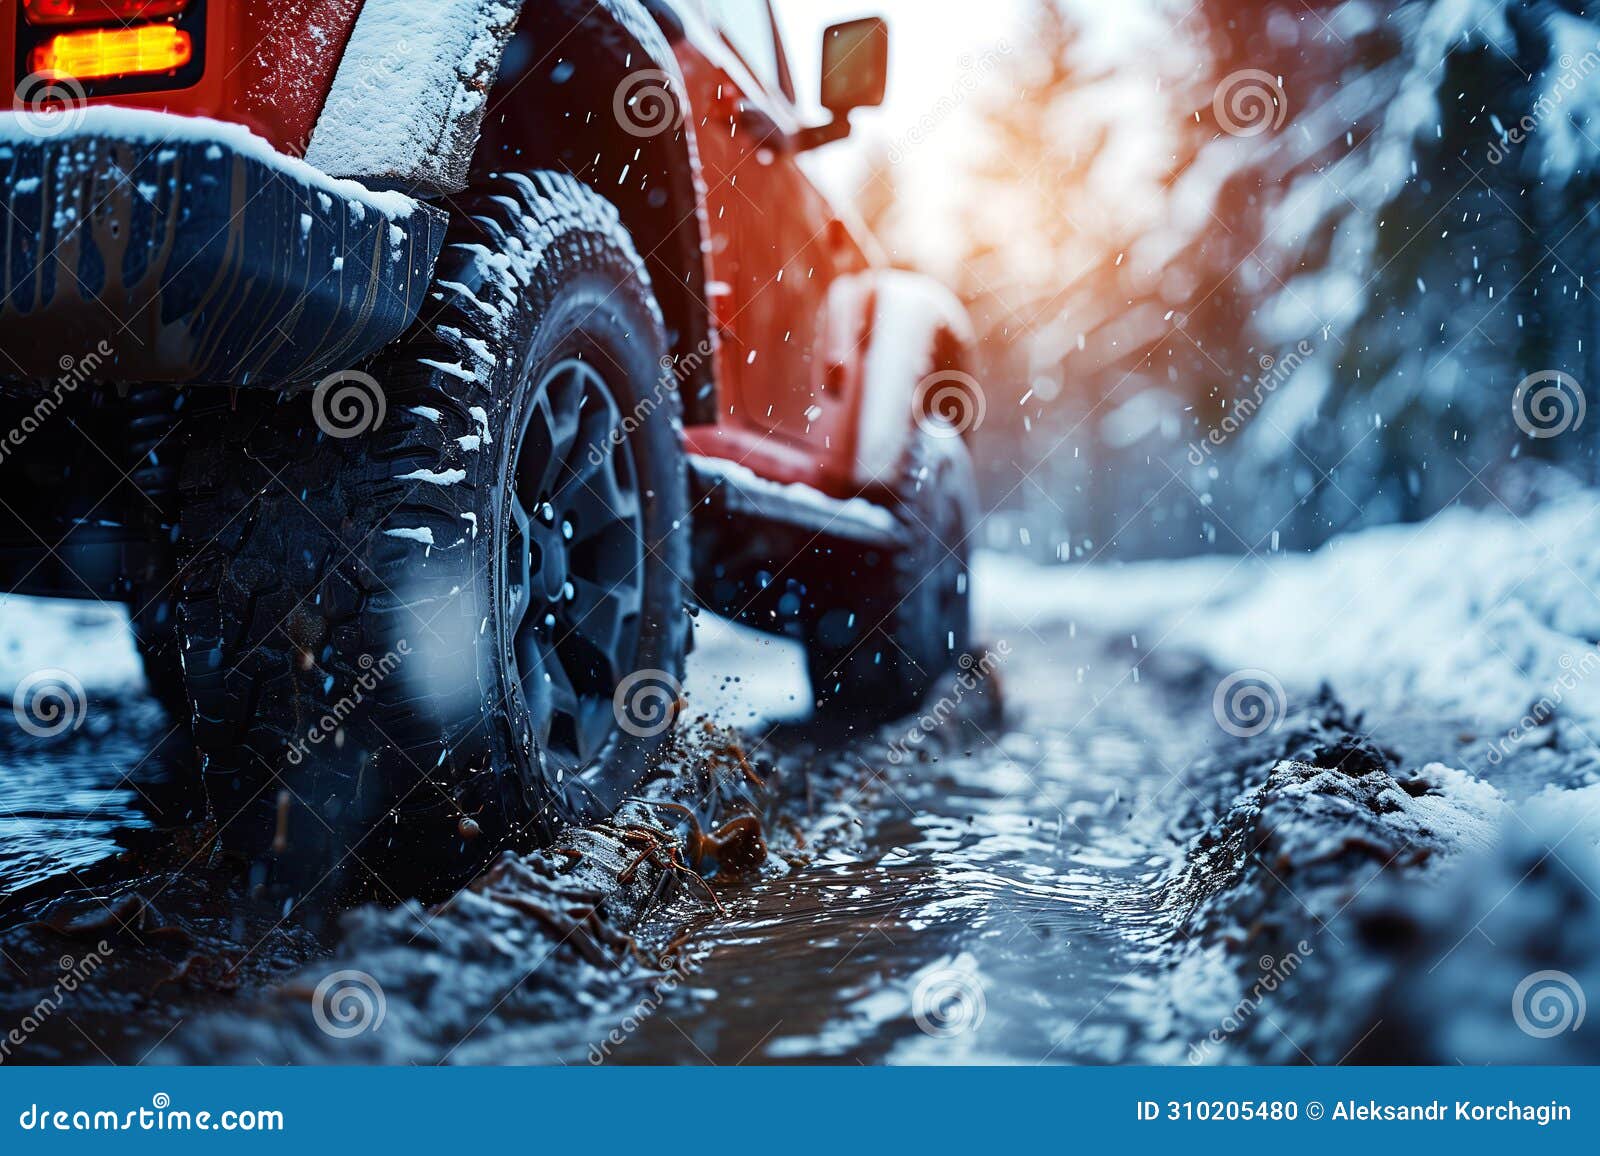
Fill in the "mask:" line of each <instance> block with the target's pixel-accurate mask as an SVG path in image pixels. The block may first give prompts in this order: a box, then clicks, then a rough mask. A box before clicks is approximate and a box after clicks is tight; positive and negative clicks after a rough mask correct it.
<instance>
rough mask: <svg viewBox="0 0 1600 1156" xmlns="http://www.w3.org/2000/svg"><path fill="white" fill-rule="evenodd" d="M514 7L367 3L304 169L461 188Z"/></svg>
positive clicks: (457, 0) (480, 1)
mask: <svg viewBox="0 0 1600 1156" xmlns="http://www.w3.org/2000/svg"><path fill="white" fill-rule="evenodd" d="M519 7H520V6H519V5H517V4H510V3H502V2H501V0H431V2H430V3H428V4H417V3H415V2H414V0H367V2H366V4H364V5H363V7H362V9H361V15H360V17H359V18H358V19H357V20H356V26H355V30H354V32H353V33H352V34H351V37H350V43H349V45H348V46H347V47H346V49H345V54H344V58H343V59H342V60H341V62H340V64H339V71H338V73H337V74H336V75H335V77H334V80H333V87H332V89H331V90H330V91H329V93H328V99H327V102H326V103H325V104H324V106H323V111H322V115H321V116H320V117H319V119H318V121H317V126H316V129H315V131H314V132H313V133H312V137H311V144H310V147H309V148H308V149H307V150H306V157H307V159H308V160H310V161H311V162H312V163H313V164H317V165H320V166H322V167H324V168H326V169H328V170H329V171H330V172H336V173H338V174H340V175H341V176H356V177H372V178H381V179H384V180H388V181H395V182H404V183H410V184H416V185H419V186H427V187H429V188H431V189H434V190H445V189H451V188H455V187H459V185H460V184H461V181H462V177H463V176H464V171H465V164H466V157H467V154H468V153H469V152H470V150H471V144H472V142H473V140H474V139H475V136H476V131H477V126H478V123H479V121H480V120H481V119H482V117H483V110H484V105H485V102H486V101H487V99H488V90H489V85H490V83H491V82H492V81H493V78H494V76H495V73H496V72H497V71H498V69H499V66H500V57H501V54H502V53H503V52H504V51H505V45H506V41H507V40H508V39H509V38H510V35H511V30H512V28H513V26H514V25H515V23H516V18H517V12H518V9H519Z"/></svg>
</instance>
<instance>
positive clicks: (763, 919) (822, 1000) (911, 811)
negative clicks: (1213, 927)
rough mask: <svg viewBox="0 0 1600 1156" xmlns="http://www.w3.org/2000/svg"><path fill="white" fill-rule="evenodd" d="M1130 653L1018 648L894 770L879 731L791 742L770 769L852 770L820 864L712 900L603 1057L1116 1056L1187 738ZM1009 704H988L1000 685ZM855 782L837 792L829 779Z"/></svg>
mask: <svg viewBox="0 0 1600 1156" xmlns="http://www.w3.org/2000/svg"><path fill="white" fill-rule="evenodd" d="M1133 657H1134V656H1133V654H1132V651H1131V648H1130V647H1128V646H1126V645H1123V646H1118V645H1116V644H1112V645H1110V646H1106V645H1103V644H1100V643H1090V642H1082V643H1077V642H1073V641H1072V640H1070V639H1068V638H1051V639H1048V640H1042V641H1040V642H1034V641H1033V640H1028V639H1024V640H1023V641H1021V642H1019V643H1015V644H1013V650H1012V654H1011V656H1010V657H1009V659H1008V660H1007V661H1006V663H1005V664H1004V665H1003V666H1002V667H1001V669H1000V672H999V674H998V675H997V676H996V682H997V684H998V685H997V686H996V687H992V688H988V689H986V690H980V692H979V695H978V703H979V705H977V706H976V707H974V704H973V700H971V699H969V700H968V701H967V702H965V703H963V704H962V705H963V707H964V708H966V709H965V710H964V711H962V712H961V715H962V717H961V718H960V720H959V721H954V720H953V721H951V722H950V723H948V724H946V725H947V726H949V727H950V728H952V733H949V734H945V735H941V736H939V737H940V738H941V740H942V741H941V742H940V743H938V744H936V746H938V747H942V749H943V753H941V754H939V755H937V756H935V757H934V758H930V759H929V760H927V761H921V762H907V763H903V764H902V765H901V766H899V767H896V766H893V765H892V764H891V763H890V762H889V761H888V759H886V758H885V757H884V739H888V740H890V741H891V742H892V741H893V739H894V738H895V737H898V736H897V734H896V732H895V730H894V728H890V729H888V730H886V731H885V732H883V733H882V735H881V736H876V737H874V738H873V739H872V740H867V741H859V742H857V743H855V744H854V745H852V746H850V747H847V748H846V749H845V750H843V751H840V752H835V753H831V754H830V753H829V752H828V751H827V749H826V747H825V746H824V747H823V748H822V749H818V748H816V747H815V746H813V745H812V744H811V743H808V742H807V741H805V740H803V739H800V738H798V737H797V736H794V735H787V734H783V733H779V734H776V735H773V736H771V737H770V739H769V743H770V744H771V746H773V747H776V748H778V749H779V752H780V753H779V756H778V757H779V758H780V760H784V761H787V760H801V761H807V760H819V759H828V758H833V759H837V760H841V761H844V762H853V763H855V764H856V769H857V771H858V774H859V777H858V779H857V780H856V782H855V783H854V784H852V785H850V786H847V787H846V788H844V790H843V792H842V795H841V797H838V798H835V799H832V800H828V801H826V802H824V803H822V804H820V805H819V806H818V809H819V810H821V811H824V812H828V811H831V812H832V813H833V814H832V816H831V818H832V822H833V823H834V827H833V828H832V829H834V830H835V831H842V832H843V833H844V837H843V838H842V839H841V840H840V841H839V842H838V843H837V844H836V845H834V846H832V847H830V848H829V849H828V850H826V851H825V852H824V853H822V854H821V855H820V856H819V857H818V859H817V860H816V861H815V862H812V863H810V864H808V865H805V866H802V867H800V868H798V869H796V870H795V871H793V872H792V873H791V874H788V875H785V876H783V877H781V878H777V879H771V880H767V881H764V882H761V883H758V884H754V885H750V886H747V887H746V888H744V889H742V891H741V892H739V893H737V894H735V895H732V896H729V897H727V898H726V900H725V901H726V902H727V903H728V906H729V907H730V910H731V918H729V919H726V920H719V921H716V922H714V923H710V924H708V925H707V926H706V927H705V928H704V929H703V930H702V931H701V932H700V933H699V934H698V935H697V936H696V938H695V940H694V950H695V961H696V967H697V968H698V971H697V972H696V973H695V975H694V977H693V981H692V983H691V984H687V985H685V986H684V987H683V988H681V989H679V990H677V991H675V992H673V993H672V994H671V995H670V996H669V998H667V999H666V1000H664V1001H663V1002H662V1003H661V1005H660V1006H659V1007H658V1008H656V1009H654V1010H653V1013H652V1014H650V1015H649V1016H648V1018H647V1019H646V1021H645V1023H644V1025H643V1026H642V1027H641V1028H640V1029H639V1030H637V1031H636V1032H635V1033H633V1034H632V1036H631V1037H630V1038H628V1040H627V1042H626V1043H625V1044H623V1045H621V1046H619V1047H617V1048H616V1049H615V1051H614V1056H615V1058H616V1059H618V1060H620V1061H624V1062H671V1061H673V1060H681V1059H685V1058H689V1059H698V1060H709V1061H713V1062H716V1063H719V1064H722V1063H740V1062H775V1061H802V1062H803V1061H830V1062H839V1061H845V1062H852V1061H856V1060H860V1061H862V1062H867V1063H877V1062H891V1063H941V1062H986V1061H1003V1062H1022V1063H1032V1062H1038V1061H1054V1062H1070V1061H1116V1060H1123V1059H1127V1058H1129V1057H1130V1056H1132V1055H1137V1054H1139V1052H1140V1051H1141V1050H1142V1048H1143V1047H1144V1045H1145V1043H1146V1042H1147V1039H1148V1037H1149V1035H1150V1033H1152V1032H1159V1019H1160V1017H1159V1016H1156V1017H1152V1015H1151V1011H1152V1007H1151V1001H1149V1000H1146V999H1144V998H1142V997H1141V994H1140V993H1141V988H1142V987H1143V986H1144V984H1143V983H1142V981H1141V980H1140V977H1139V971H1140V968H1139V966H1138V963H1137V961H1136V959H1135V958H1134V955H1133V953H1132V951H1131V950H1130V948H1131V940H1130V936H1129V930H1130V927H1131V926H1136V925H1143V923H1144V921H1145V920H1147V919H1148V918H1149V917H1151V916H1152V914H1153V913H1151V912H1150V911H1149V910H1148V905H1149V901H1150V898H1149V897H1150V895H1151V886H1150V885H1151V883H1152V882H1153V880H1154V879H1156V878H1157V877H1158V876H1159V875H1160V873H1161V872H1163V871H1164V870H1165V869H1166V867H1167V866H1168V864H1169V857H1170V855H1171V854H1172V853H1173V852H1174V851H1175V850H1176V849H1177V848H1176V845H1175V844H1174V843H1173V842H1172V841H1170V840H1168V839H1166V838H1164V837H1163V829H1164V826H1165V822H1164V820H1163V817H1162V811H1163V804H1164V802H1165V803H1168V804H1170V800H1165V799H1164V798H1163V796H1164V795H1165V794H1166V793H1167V792H1169V791H1170V792H1173V793H1181V791H1182V788H1180V787H1179V786H1178V785H1177V784H1176V783H1175V782H1174V776H1175V775H1177V773H1178V771H1179V770H1180V768H1183V767H1185V766H1186V765H1187V762H1188V760H1189V758H1190V757H1191V756H1192V754H1193V753H1194V752H1193V748H1194V746H1195V744H1196V741H1197V739H1198V740H1203V739H1204V738H1205V737H1207V732H1206V731H1205V730H1204V729H1203V728H1202V727H1199V726H1194V727H1184V726H1181V725H1177V724H1176V723H1175V720H1174V719H1173V717H1172V711H1173V708H1174V704H1173V703H1171V702H1169V701H1164V699H1165V695H1164V694H1163V692H1162V691H1161V690H1159V689H1157V688H1155V687H1153V686H1152V684H1151V683H1150V682H1149V681H1143V680H1139V679H1138V676H1137V675H1136V674H1135V673H1134V670H1133V665H1132V659H1133ZM997 690H998V691H999V695H998V697H999V698H1000V699H1003V703H1004V705H1003V709H1002V708H1001V707H1000V704H999V703H997V702H996V701H995V699H996V697H997V696H996V695H995V691H997ZM846 781H847V782H848V776H847V777H846Z"/></svg>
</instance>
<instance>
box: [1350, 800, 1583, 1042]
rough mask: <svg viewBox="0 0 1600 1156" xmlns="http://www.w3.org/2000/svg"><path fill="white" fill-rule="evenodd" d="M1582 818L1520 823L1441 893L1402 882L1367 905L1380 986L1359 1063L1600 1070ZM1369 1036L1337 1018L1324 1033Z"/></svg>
mask: <svg viewBox="0 0 1600 1156" xmlns="http://www.w3.org/2000/svg"><path fill="white" fill-rule="evenodd" d="M1576 819H1577V816H1576V815H1572V816H1570V817H1562V818H1558V819H1556V820H1555V821H1554V822H1549V821H1539V820H1535V822H1534V824H1533V826H1532V827H1529V826H1527V825H1526V824H1525V822H1524V820H1522V819H1518V818H1513V819H1511V820H1510V821H1509V822H1508V823H1507V825H1506V830H1505V838H1504V840H1503V841H1502V842H1501V843H1500V844H1499V845H1498V846H1496V847H1495V848H1493V849H1492V850H1489V851H1486V852H1483V853H1480V854H1475V855H1472V856H1470V857H1468V858H1467V859H1466V860H1464V861H1463V862H1461V863H1459V864H1457V865H1456V866H1455V867H1454V868H1453V869H1452V870H1451V871H1450V872H1449V873H1448V875H1447V877H1446V878H1445V879H1444V880H1443V881H1442V882H1441V884H1440V885H1438V886H1435V887H1416V886H1414V885H1412V886H1407V885H1406V883H1405V882H1404V881H1396V882H1395V883H1393V884H1391V885H1387V886H1384V887H1381V888H1374V889H1373V892H1372V894H1371V895H1370V897H1363V898H1364V902H1363V903H1362V904H1360V905H1359V906H1360V912H1359V914H1358V915H1357V919H1356V924H1357V926H1358V927H1359V932H1358V936H1357V939H1356V943H1355V947H1356V954H1357V955H1358V956H1359V957H1360V959H1361V960H1362V965H1361V966H1362V970H1363V971H1370V972H1373V973H1375V974H1377V975H1379V976H1381V977H1382V980H1381V983H1379V984H1378V985H1376V988H1375V992H1374V995H1373V1003H1372V1016H1371V1020H1372V1021H1378V1022H1377V1027H1376V1028H1375V1029H1373V1030H1372V1031H1371V1034H1370V1035H1367V1036H1366V1037H1365V1039H1359V1038H1350V1039H1349V1040H1348V1042H1347V1043H1346V1044H1345V1047H1346V1048H1347V1049H1353V1051H1352V1054H1351V1057H1350V1059H1351V1061H1353V1062H1357V1061H1358V1062H1368V1063H1376V1062H1387V1063H1396V1062H1398V1063H1419V1064H1454V1063H1463V1064H1483V1063H1494V1064H1595V1063H1600V1022H1596V1017H1595V1015H1591V1014H1590V1009H1589V1008H1588V1006H1587V1005H1588V1001H1589V1000H1590V999H1595V998H1600V858H1597V856H1596V854H1595V851H1594V849H1593V848H1592V847H1591V846H1589V845H1588V843H1587V841H1586V840H1582V839H1578V838H1569V837H1568V836H1569V835H1571V832H1572V827H1573V823H1574V822H1575V821H1576ZM1338 995H1339V993H1338V990H1337V988H1335V989H1334V990H1332V991H1330V992H1329V993H1328V997H1327V998H1328V999H1329V1000H1330V1002H1331V1004H1332V1007H1333V1008H1337V1006H1338V1002H1339V1000H1338ZM1596 1014H1600V1013H1596ZM1371 1026H1372V1023H1371V1022H1370V1021H1369V1022H1368V1023H1366V1024H1362V1025H1354V1024H1344V1023H1341V1017H1340V1016H1338V1015H1337V1014H1335V1013H1333V1012H1332V1011H1331V1009H1330V1015H1329V1017H1328V1023H1327V1024H1326V1025H1325V1027H1324V1029H1323V1030H1326V1031H1330V1032H1334V1033H1343V1034H1349V1032H1350V1029H1352V1028H1357V1027H1359V1030H1360V1031H1363V1032H1364V1031H1366V1030H1367V1029H1368V1028H1369V1027H1371Z"/></svg>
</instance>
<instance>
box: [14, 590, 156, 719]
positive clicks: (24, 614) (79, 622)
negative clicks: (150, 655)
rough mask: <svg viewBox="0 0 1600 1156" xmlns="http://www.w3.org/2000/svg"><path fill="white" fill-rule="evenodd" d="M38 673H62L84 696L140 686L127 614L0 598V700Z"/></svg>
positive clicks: (86, 605) (94, 605)
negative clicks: (76, 682)
mask: <svg viewBox="0 0 1600 1156" xmlns="http://www.w3.org/2000/svg"><path fill="white" fill-rule="evenodd" d="M40 670H65V671H67V672H68V673H70V674H71V675H73V676H74V677H75V678H77V680H78V681H79V682H81V683H82V684H83V687H84V689H85V690H87V691H120V690H126V689H131V688H136V687H139V686H141V685H143V683H144V670H143V668H142V667H141V666H140V663H139V655H138V653H137V652H136V651H135V650H134V646H133V630H132V627H131V626H130V625H129V622H128V612H127V611H126V610H125V609H124V608H123V607H121V606H112V605H109V604H107V603H99V602H69V601H66V600H63V599H51V598H29V597H26V596H24V595H21V594H7V595H0V696H3V697H5V698H6V699H9V698H10V697H11V695H12V694H14V693H15V692H16V689H17V686H18V685H19V684H20V683H21V682H23V681H24V680H25V679H26V678H27V677H28V676H29V675H30V674H32V673H33V672H35V671H40Z"/></svg>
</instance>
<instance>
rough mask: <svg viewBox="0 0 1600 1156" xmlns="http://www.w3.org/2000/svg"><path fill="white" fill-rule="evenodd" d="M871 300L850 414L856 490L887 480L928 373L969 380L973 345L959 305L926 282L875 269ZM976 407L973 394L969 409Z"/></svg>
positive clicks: (905, 443)
mask: <svg viewBox="0 0 1600 1156" xmlns="http://www.w3.org/2000/svg"><path fill="white" fill-rule="evenodd" d="M872 298H873V300H872V305H871V307H870V310H869V316H868V321H867V324H868V327H869V332H868V334H867V340H866V342H865V354H864V358H863V364H862V370H861V396H860V400H859V403H858V405H857V412H856V453H855V463H854V470H855V481H856V484H857V485H859V486H863V487H866V486H877V485H882V484H884V483H887V482H889V481H891V480H892V479H894V477H895V476H896V474H897V472H898V471H899V469H900V466H901V463H902V462H903V460H904V458H905V454H906V450H907V448H908V446H909V445H910V442H911V435H912V431H913V430H914V429H915V426H916V420H917V419H918V418H919V417H921V416H923V415H922V414H919V413H917V412H916V408H917V405H918V404H919V402H918V397H917V395H918V391H919V388H920V387H921V385H922V383H923V382H924V381H926V380H928V378H929V377H930V376H931V375H934V374H940V373H952V374H960V375H962V376H964V377H966V376H968V375H970V372H971V370H972V368H973V366H974V365H975V358H974V350H975V345H976V339H975V336H974V331H973V327H972V321H971V319H970V318H969V317H968V316H967V311H966V308H965V306H963V305H962V304H961V301H960V299H959V298H957V297H956V295H955V294H954V293H952V292H951V291H950V290H949V289H947V288H945V287H944V286H943V285H941V284H940V283H939V282H937V281H935V280H934V279H933V278H931V277H926V276H923V275H921V274H918V273H910V272H906V271H904V270H899V269H886V270H883V271H881V272H879V273H877V274H876V275H875V276H874V285H873V287H872ZM969 381H970V377H969ZM976 384H977V383H976V382H971V384H970V385H967V386H964V388H965V389H969V390H970V389H972V388H975V387H976ZM981 401H982V395H981V393H980V394H979V395H978V398H977V399H975V404H980V405H981Z"/></svg>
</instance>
